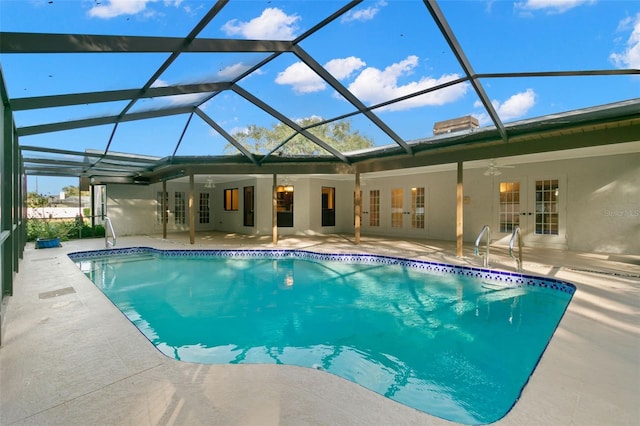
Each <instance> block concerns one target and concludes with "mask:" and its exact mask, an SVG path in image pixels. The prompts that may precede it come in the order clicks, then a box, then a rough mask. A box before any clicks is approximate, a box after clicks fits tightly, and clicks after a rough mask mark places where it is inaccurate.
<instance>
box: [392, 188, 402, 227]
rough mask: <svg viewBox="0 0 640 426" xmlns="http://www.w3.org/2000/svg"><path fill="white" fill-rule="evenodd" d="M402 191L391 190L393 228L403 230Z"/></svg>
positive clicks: (397, 189)
mask: <svg viewBox="0 0 640 426" xmlns="http://www.w3.org/2000/svg"><path fill="white" fill-rule="evenodd" d="M402 205H403V202H402V189H399V188H396V189H392V190H391V227H393V228H402V217H403V216H402V215H403V214H404V212H403V211H402Z"/></svg>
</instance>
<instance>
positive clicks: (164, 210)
mask: <svg viewBox="0 0 640 426" xmlns="http://www.w3.org/2000/svg"><path fill="white" fill-rule="evenodd" d="M167 198H168V196H167V181H166V180H163V181H162V201H161V203H162V219H161V220H162V238H163V239H164V240H166V239H167V221H168V220H169V212H168V211H167V209H168V208H169V206H167Z"/></svg>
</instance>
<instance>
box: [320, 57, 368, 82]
mask: <svg viewBox="0 0 640 426" xmlns="http://www.w3.org/2000/svg"><path fill="white" fill-rule="evenodd" d="M365 65H367V64H365V63H364V61H363V60H362V59H360V58H356V57H355V56H349V57H348V58H342V59H332V60H330V61H329V62H327V63H326V64H325V65H324V67H325V68H326V69H327V71H329V72H330V73H331V75H333V76H334V77H335V78H337V79H338V80H343V79H345V78H347V77H349V76H350V75H351V74H352V73H353V72H354V71H355V70H358V69H360V68H362V67H364V66H365Z"/></svg>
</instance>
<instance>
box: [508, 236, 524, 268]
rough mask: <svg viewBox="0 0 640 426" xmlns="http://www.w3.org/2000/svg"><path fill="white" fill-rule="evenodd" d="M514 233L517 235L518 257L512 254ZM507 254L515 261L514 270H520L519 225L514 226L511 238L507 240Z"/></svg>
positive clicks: (520, 243) (520, 241) (520, 246)
mask: <svg viewBox="0 0 640 426" xmlns="http://www.w3.org/2000/svg"><path fill="white" fill-rule="evenodd" d="M516 235H517V236H518V257H515V256H514V255H513V242H514V241H515V239H516ZM509 256H511V258H512V259H513V260H515V261H516V271H518V272H522V232H521V231H520V227H519V226H516V227H515V229H514V230H513V234H511V240H510V241H509Z"/></svg>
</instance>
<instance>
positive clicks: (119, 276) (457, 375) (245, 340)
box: [79, 256, 570, 423]
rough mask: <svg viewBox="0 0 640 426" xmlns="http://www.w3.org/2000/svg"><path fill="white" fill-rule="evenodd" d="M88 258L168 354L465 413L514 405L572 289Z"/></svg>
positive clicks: (291, 265)
mask: <svg viewBox="0 0 640 426" xmlns="http://www.w3.org/2000/svg"><path fill="white" fill-rule="evenodd" d="M88 263H90V264H88ZM79 266H80V267H81V269H82V270H83V271H84V272H85V273H86V274H87V275H88V276H89V277H90V278H91V279H92V280H93V281H94V282H95V283H96V285H97V286H98V287H99V288H101V289H102V290H103V291H104V292H105V294H106V295H107V296H108V297H109V298H110V299H111V300H112V301H113V302H114V303H115V304H116V305H117V306H118V307H119V308H120V309H121V310H122V311H123V313H124V314H125V315H127V317H128V318H129V319H130V320H131V321H132V322H133V323H134V324H135V325H136V326H137V327H138V328H139V329H140V330H141V331H142V332H143V333H144V334H145V336H147V338H149V340H150V341H151V342H153V343H154V344H155V345H156V346H157V347H158V349H159V350H161V351H162V352H163V353H164V354H166V355H167V356H170V357H174V358H176V359H179V360H182V361H188V362H198V363H207V364H213V363H215V364H228V363H231V364H233V363H274V364H287V365H298V366H305V367H310V368H316V369H319V370H324V371H327V372H329V373H332V374H336V375H338V376H340V377H343V378H345V379H348V380H351V381H354V382H356V383H359V384H360V385H362V386H365V387H367V388H369V389H371V390H373V391H375V392H378V393H380V394H382V395H385V396H387V397H389V398H392V399H394V400H397V401H399V402H401V403H404V404H406V405H409V406H411V407H414V408H416V409H419V410H422V411H425V412H428V413H429V414H432V415H435V416H439V417H443V418H446V419H449V420H452V421H455V422H460V423H487V422H493V421H495V420H498V419H499V418H501V417H502V416H503V415H504V414H505V413H506V412H507V411H508V410H509V409H510V408H511V406H512V405H513V404H514V403H515V401H516V400H517V399H518V397H519V395H520V392H521V390H522V388H523V386H524V385H525V383H526V382H527V380H528V378H529V376H530V375H531V373H532V371H533V369H534V367H535V365H536V363H537V361H538V359H539V357H540V356H541V354H542V352H543V351H544V348H545V347H546V344H547V342H548V340H549V339H550V337H551V334H552V333H553V331H554V330H555V327H556V326H557V323H558V321H559V320H560V318H561V316H562V314H563V312H564V310H565V308H566V306H567V304H568V303H569V300H570V295H568V294H564V293H559V292H557V291H551V290H543V289H537V288H529V287H527V288H525V287H505V286H504V285H502V284H500V285H496V284H492V283H488V282H482V281H481V280H474V279H472V278H469V277H461V276H455V275H445V274H441V275H434V274H427V273H425V272H424V271H420V270H415V269H412V268H406V267H401V266H399V265H384V264H353V263H343V262H322V263H320V262H317V261H311V260H302V259H292V258H278V259H270V258H252V259H246V258H245V259H243V258H224V257H207V258H193V259H185V258H182V257H180V258H177V257H163V256H139V257H136V256H127V257H123V258H120V259H97V260H94V261H91V262H86V261H82V262H81V263H79Z"/></svg>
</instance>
